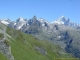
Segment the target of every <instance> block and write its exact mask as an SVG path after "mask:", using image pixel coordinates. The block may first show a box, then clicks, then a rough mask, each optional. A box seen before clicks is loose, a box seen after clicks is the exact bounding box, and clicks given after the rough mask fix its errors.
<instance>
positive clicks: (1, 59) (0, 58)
mask: <svg viewBox="0 0 80 60" xmlns="http://www.w3.org/2000/svg"><path fill="white" fill-rule="evenodd" d="M0 60H8V59H7V58H6V57H5V56H4V55H3V54H2V53H1V52H0Z"/></svg>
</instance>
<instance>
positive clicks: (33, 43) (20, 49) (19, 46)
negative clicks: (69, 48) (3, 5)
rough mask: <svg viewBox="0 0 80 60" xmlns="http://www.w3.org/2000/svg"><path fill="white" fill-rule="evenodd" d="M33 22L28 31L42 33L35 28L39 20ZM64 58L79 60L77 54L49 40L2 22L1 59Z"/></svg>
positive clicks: (0, 25) (0, 24)
mask: <svg viewBox="0 0 80 60" xmlns="http://www.w3.org/2000/svg"><path fill="white" fill-rule="evenodd" d="M6 21H7V20H6ZM29 21H30V20H29ZM32 21H33V22H32ZM16 22H17V23H18V24H19V23H20V24H22V23H24V20H23V19H22V18H19V19H17V21H16ZM21 22H22V23H21ZM31 22H32V23H30V24H31V26H30V27H31V28H29V29H28V32H29V33H30V31H31V33H34V34H37V33H42V32H41V31H40V29H39V30H38V28H35V27H37V26H38V25H39V24H38V23H39V21H37V20H34V19H31ZM11 23H15V22H11ZM34 23H36V24H34ZM14 25H16V24H14ZM24 25H25V23H24ZM33 25H34V26H35V27H34V26H33ZM20 26H21V25H20ZM26 26H27V25H26ZM38 27H39V26H38ZM35 30H37V31H38V32H36V31H35ZM35 32H36V33H35ZM64 58H66V60H67V59H69V60H71V58H73V59H75V60H77V59H76V57H75V56H73V55H72V54H71V53H68V52H66V51H65V50H63V49H62V48H61V47H60V46H58V45H56V44H53V43H51V42H49V41H47V40H39V39H37V38H36V37H34V36H32V35H30V34H25V33H23V32H21V31H19V30H14V29H12V28H9V27H8V26H6V25H4V24H2V23H1V22H0V60H55V59H58V60H63V59H64Z"/></svg>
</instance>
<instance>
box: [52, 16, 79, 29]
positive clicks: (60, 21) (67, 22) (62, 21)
mask: <svg viewBox="0 0 80 60" xmlns="http://www.w3.org/2000/svg"><path fill="white" fill-rule="evenodd" d="M52 23H53V24H54V23H55V24H63V25H67V26H70V27H74V28H77V27H80V25H79V24H76V23H74V22H70V20H69V19H67V18H65V17H64V16H61V17H60V18H59V19H57V20H56V21H54V22H52Z"/></svg>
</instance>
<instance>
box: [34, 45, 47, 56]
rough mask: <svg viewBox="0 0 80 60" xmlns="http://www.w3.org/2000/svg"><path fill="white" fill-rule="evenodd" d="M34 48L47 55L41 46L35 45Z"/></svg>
mask: <svg viewBox="0 0 80 60" xmlns="http://www.w3.org/2000/svg"><path fill="white" fill-rule="evenodd" d="M35 50H36V51H38V52H40V53H41V54H43V55H47V51H46V50H45V49H44V48H43V47H36V46H35Z"/></svg>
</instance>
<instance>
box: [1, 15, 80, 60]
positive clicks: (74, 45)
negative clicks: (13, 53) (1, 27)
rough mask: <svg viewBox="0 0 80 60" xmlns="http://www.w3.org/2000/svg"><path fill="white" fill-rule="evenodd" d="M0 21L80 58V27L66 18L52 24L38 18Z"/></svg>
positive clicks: (62, 17)
mask: <svg viewBox="0 0 80 60" xmlns="http://www.w3.org/2000/svg"><path fill="white" fill-rule="evenodd" d="M0 21H1V22H2V21H5V22H6V25H7V26H9V27H11V28H14V29H16V30H20V31H22V32H24V33H26V34H31V35H33V36H34V37H35V38H37V39H39V40H41V41H42V40H44V41H49V42H51V43H52V44H55V45H58V46H60V48H61V49H63V50H65V51H66V52H68V53H70V54H73V55H74V56H75V57H77V58H80V39H79V38H80V25H78V24H76V23H72V22H71V21H70V19H67V18H65V17H64V16H61V17H60V18H59V19H57V20H56V21H54V22H52V23H49V22H48V21H46V20H45V19H43V18H40V19H38V18H37V17H36V16H33V17H32V18H31V19H29V20H26V19H24V18H21V17H20V18H18V19H17V20H16V21H10V22H9V21H8V20H0ZM2 23H3V22H2Z"/></svg>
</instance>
